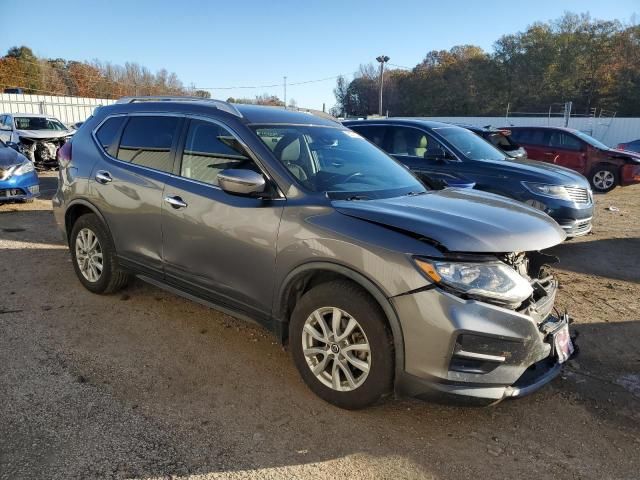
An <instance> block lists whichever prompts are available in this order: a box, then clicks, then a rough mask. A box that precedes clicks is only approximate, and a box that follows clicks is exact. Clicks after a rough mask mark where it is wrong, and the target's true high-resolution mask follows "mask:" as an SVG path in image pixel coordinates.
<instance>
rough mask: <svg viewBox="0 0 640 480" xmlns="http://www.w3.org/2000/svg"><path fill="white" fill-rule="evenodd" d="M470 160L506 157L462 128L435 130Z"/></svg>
mask: <svg viewBox="0 0 640 480" xmlns="http://www.w3.org/2000/svg"><path fill="white" fill-rule="evenodd" d="M434 130H435V131H436V132H437V133H439V134H440V135H442V136H443V137H444V138H445V139H446V140H447V141H448V142H449V143H450V144H451V145H452V146H454V147H455V148H457V149H458V150H460V152H462V154H463V155H464V156H465V157H467V158H468V159H469V160H504V159H505V155H504V153H502V152H501V151H500V150H498V149H497V148H496V147H494V146H493V145H491V144H490V143H489V142H487V141H486V140H484V139H482V138H480V137H479V136H478V135H476V134H475V133H473V132H471V131H469V130H467V129H465V128H460V127H443V128H435V129H434Z"/></svg>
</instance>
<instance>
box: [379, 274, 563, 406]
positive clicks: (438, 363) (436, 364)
mask: <svg viewBox="0 0 640 480" xmlns="http://www.w3.org/2000/svg"><path fill="white" fill-rule="evenodd" d="M556 286H557V285H556V284H555V281H554V283H553V284H549V285H547V288H546V294H544V295H541V297H540V299H539V300H538V302H536V303H535V304H531V305H529V306H528V307H527V308H526V309H525V310H521V311H515V310H510V309H507V308H503V307H499V306H495V305H491V304H488V303H484V302H481V301H478V300H470V299H462V298H460V297H457V296H455V295H452V294H451V293H448V292H445V291H443V290H441V289H439V288H437V287H435V288H429V289H426V290H422V291H419V292H417V293H412V294H407V295H400V296H397V297H394V298H392V299H391V300H392V302H393V305H394V308H395V309H396V312H397V313H398V317H399V318H400V321H401V323H402V329H403V336H404V342H405V365H404V369H403V371H402V372H401V373H400V374H399V375H398V377H397V382H396V391H397V392H398V393H399V394H401V395H407V396H412V397H418V398H423V399H436V400H441V399H447V400H450V401H451V400H452V401H455V402H457V403H461V402H462V403H473V404H484V405H486V404H491V403H496V402H499V401H501V400H503V399H506V398H518V397H522V396H525V395H528V394H530V393H533V392H534V391H536V390H538V389H539V388H541V387H542V386H544V385H546V384H547V383H549V382H550V381H551V380H553V379H554V378H556V377H557V376H558V374H559V373H560V372H561V369H562V362H563V361H565V360H566V357H567V356H568V355H567V354H566V352H565V355H561V354H560V353H559V352H557V351H556V349H557V346H556V345H555V343H557V342H554V336H555V335H557V332H559V331H560V330H561V329H565V328H566V330H565V331H566V332H567V335H568V323H569V317H568V315H564V316H561V317H557V316H555V315H553V314H551V313H550V311H551V309H552V307H553V302H554V300H555V292H556ZM572 353H573V352H572V351H571V352H570V353H569V355H571V354H572Z"/></svg>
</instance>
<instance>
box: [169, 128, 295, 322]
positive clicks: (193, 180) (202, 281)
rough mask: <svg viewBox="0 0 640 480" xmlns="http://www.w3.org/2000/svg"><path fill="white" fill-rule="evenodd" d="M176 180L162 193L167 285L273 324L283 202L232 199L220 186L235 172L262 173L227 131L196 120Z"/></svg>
mask: <svg viewBox="0 0 640 480" xmlns="http://www.w3.org/2000/svg"><path fill="white" fill-rule="evenodd" d="M183 143H184V146H183V147H181V148H179V149H178V160H179V161H178V167H177V170H176V173H177V175H174V176H173V177H172V178H170V179H169V180H167V183H166V187H165V190H164V194H163V199H164V202H163V207H162V232H163V258H164V262H165V278H166V281H167V282H169V283H172V284H175V285H176V286H179V287H181V288H183V289H185V290H190V291H192V292H193V293H194V294H195V295H197V296H201V297H205V298H207V299H209V300H210V301H212V302H213V303H216V304H217V305H220V306H222V307H228V308H232V309H234V310H241V311H243V312H244V313H245V314H247V315H248V316H251V317H252V318H255V319H257V320H262V321H266V320H267V319H268V318H269V315H270V313H271V303H272V302H271V301H272V294H273V283H272V282H273V277H274V270H275V260H276V240H277V236H278V228H279V225H280V217H281V215H282V211H283V206H284V199H275V200H269V199H262V198H255V197H247V196H239V195H231V194H228V193H225V192H224V191H222V190H221V189H220V187H219V186H218V180H217V176H218V173H219V172H220V171H222V170H224V169H229V168H243V169H253V170H256V171H260V170H259V167H258V166H257V165H256V163H255V162H254V161H253V160H252V158H251V156H250V154H249V153H248V152H247V151H246V150H245V148H244V147H243V146H242V144H241V143H240V142H239V141H238V140H237V138H236V137H235V136H234V135H233V134H232V133H231V131H230V130H229V129H228V128H227V127H226V126H224V125H222V124H220V123H217V122H214V121H213V120H204V119H191V120H190V121H189V125H188V129H187V132H186V136H185V139H184V142H183Z"/></svg>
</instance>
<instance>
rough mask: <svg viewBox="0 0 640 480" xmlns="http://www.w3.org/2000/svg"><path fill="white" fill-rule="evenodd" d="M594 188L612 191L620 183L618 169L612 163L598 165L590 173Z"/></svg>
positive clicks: (599, 190) (600, 190)
mask: <svg viewBox="0 0 640 480" xmlns="http://www.w3.org/2000/svg"><path fill="white" fill-rule="evenodd" d="M589 181H590V182H591V186H592V187H593V190H594V191H596V192H600V193H606V192H610V191H611V190H613V189H614V188H616V185H617V184H618V171H617V169H616V168H615V167H612V166H611V165H605V164H600V165H597V166H596V167H595V168H594V169H593V170H592V171H591V175H589Z"/></svg>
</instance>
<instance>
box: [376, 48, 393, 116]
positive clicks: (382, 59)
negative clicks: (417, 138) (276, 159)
mask: <svg viewBox="0 0 640 480" xmlns="http://www.w3.org/2000/svg"><path fill="white" fill-rule="evenodd" d="M376 60H377V61H378V62H380V103H379V104H378V115H380V116H382V87H383V83H384V64H385V63H387V62H388V61H389V60H390V59H389V57H387V56H386V55H380V56H379V57H376Z"/></svg>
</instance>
